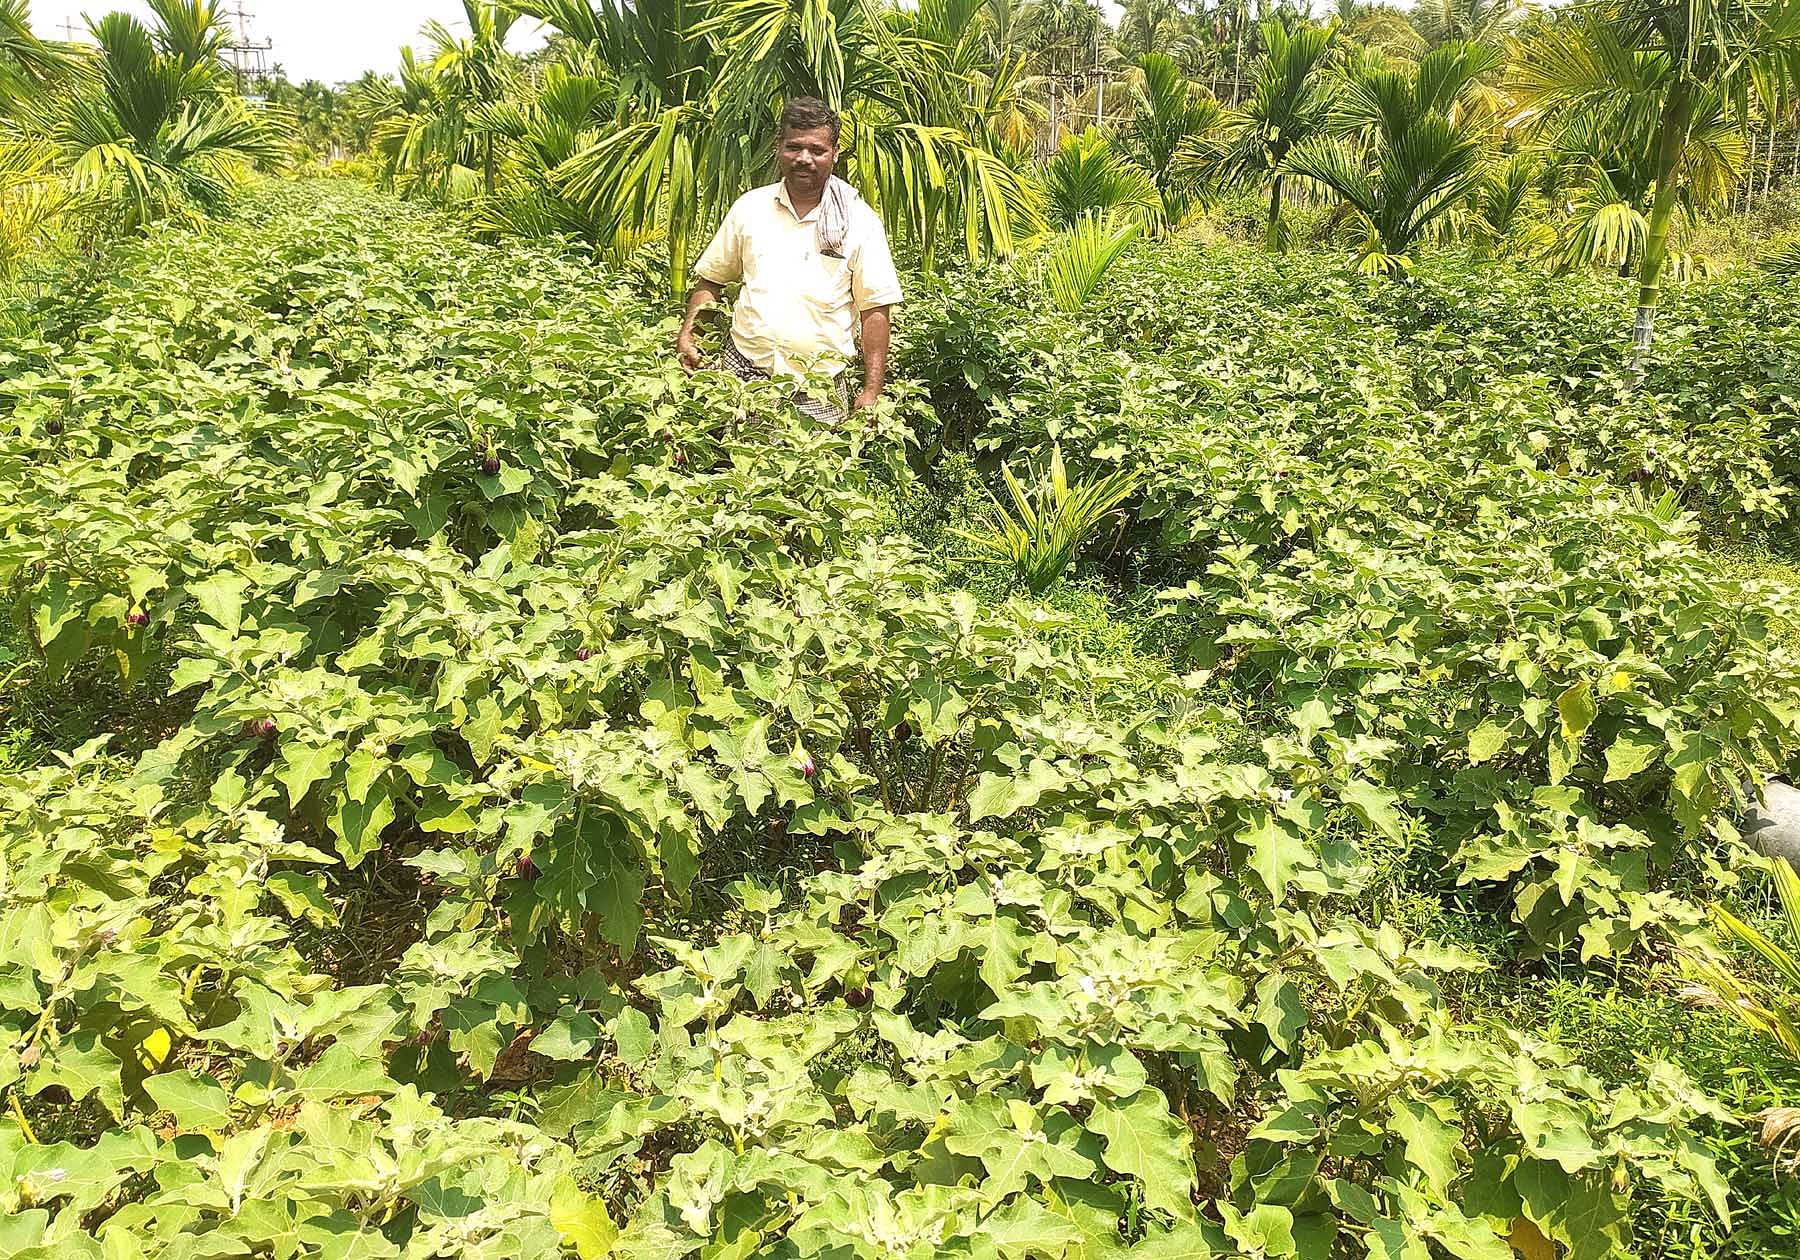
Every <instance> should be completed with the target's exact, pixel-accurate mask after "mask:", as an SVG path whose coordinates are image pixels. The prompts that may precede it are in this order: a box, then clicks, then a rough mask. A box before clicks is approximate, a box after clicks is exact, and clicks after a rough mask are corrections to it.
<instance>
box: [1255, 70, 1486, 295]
mask: <svg viewBox="0 0 1800 1260" xmlns="http://www.w3.org/2000/svg"><path fill="white" fill-rule="evenodd" d="M1500 60H1501V57H1500V54H1499V53H1498V52H1497V51H1496V50H1494V49H1491V48H1487V47H1484V46H1482V45H1480V44H1468V43H1449V44H1445V45H1443V46H1442V47H1439V48H1435V49H1433V50H1432V51H1431V52H1429V53H1427V54H1426V55H1425V57H1424V58H1423V59H1422V60H1421V61H1420V62H1419V64H1418V65H1417V66H1415V67H1413V68H1411V69H1410V70H1402V69H1397V68H1394V67H1392V66H1388V65H1385V64H1378V65H1365V66H1363V67H1361V68H1360V69H1359V70H1358V72H1357V73H1356V74H1355V76H1354V77H1353V78H1352V79H1351V80H1350V81H1349V82H1348V83H1347V84H1346V85H1345V87H1344V89H1343V92H1342V93H1341V95H1340V96H1339V98H1338V103H1337V106H1336V109H1335V111H1334V122H1333V126H1334V127H1335V128H1336V129H1337V130H1338V131H1339V132H1340V133H1342V134H1339V135H1333V136H1314V137H1312V138H1311V139H1309V140H1307V141H1305V142H1304V143H1302V144H1300V145H1298V146H1296V147H1295V148H1294V150H1293V152H1292V153H1290V154H1289V156H1288V169H1289V170H1290V171H1291V172H1292V173H1293V174H1295V175H1300V176H1303V177H1305V178H1307V179H1311V180H1314V181H1316V182H1318V183H1319V184H1322V185H1323V186H1324V187H1326V188H1328V189H1330V190H1331V191H1332V192H1333V193H1335V194H1337V196H1338V197H1340V198H1341V199H1342V200H1343V201H1344V203H1345V204H1346V206H1347V207H1348V208H1349V209H1350V211H1351V212H1352V214H1353V215H1354V216H1355V217H1356V218H1357V219H1358V220H1359V221H1360V222H1361V224H1362V226H1363V228H1364V232H1365V235H1364V240H1363V243H1362V245H1361V247H1360V248H1359V251H1358V265H1359V268H1360V269H1361V270H1363V271H1365V272H1368V273H1371V274H1383V275H1388V276H1398V275H1401V274H1403V273H1404V272H1405V271H1407V270H1408V269H1410V267H1411V266H1412V250H1413V248H1414V246H1415V245H1416V244H1417V243H1418V242H1419V241H1420V240H1421V239H1422V238H1423V237H1424V236H1425V234H1426V232H1427V230H1428V229H1430V228H1431V226H1432V225H1433V224H1434V223H1435V222H1436V221H1437V220H1438V219H1439V218H1440V217H1441V216H1443V215H1445V214H1447V213H1449V212H1450V211H1451V210H1453V209H1454V208H1455V207H1456V206H1457V205H1458V204H1459V203H1460V202H1461V201H1462V200H1463V199H1464V198H1465V197H1467V196H1468V195H1469V194H1470V193H1472V192H1473V191H1474V190H1475V189H1476V188H1477V187H1478V185H1479V184H1480V181H1481V164H1482V158H1483V150H1484V146H1485V144H1486V142H1487V134H1486V129H1485V127H1484V126H1483V125H1482V124H1481V123H1479V122H1477V121H1474V120H1472V119H1471V118H1470V117H1469V116H1468V114H1467V113H1466V112H1465V111H1464V110H1463V109H1462V108H1461V107H1462V106H1463V105H1464V104H1465V102H1466V99H1467V97H1468V95H1469V93H1470V90H1471V88H1472V87H1473V85H1474V84H1475V81H1476V79H1477V78H1478V76H1480V75H1482V74H1485V73H1487V72H1488V71H1490V70H1492V69H1494V68H1495V67H1496V66H1498V65H1499V64H1500Z"/></svg>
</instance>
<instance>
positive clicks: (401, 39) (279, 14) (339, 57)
mask: <svg viewBox="0 0 1800 1260" xmlns="http://www.w3.org/2000/svg"><path fill="white" fill-rule="evenodd" d="M219 7H220V8H222V9H225V10H227V11H235V10H236V9H237V7H238V0H219ZM243 7H244V11H245V12H246V13H247V14H249V16H250V23H249V26H250V37H251V38H252V39H254V40H258V41H261V40H265V39H269V40H274V41H275V47H274V49H273V50H272V51H271V52H270V54H269V64H270V66H271V67H272V66H275V65H277V64H279V65H281V66H284V67H285V68H286V69H287V73H288V78H290V79H293V80H296V81H299V80H303V79H322V80H324V81H325V82H326V83H341V82H345V81H348V80H350V79H354V78H356V77H357V76H358V75H360V74H361V73H362V72H363V71H364V70H379V71H381V72H382V73H384V74H386V73H392V72H394V71H395V70H397V69H398V68H399V65H400V45H402V44H412V45H413V46H414V47H418V46H420V44H421V42H422V41H421V40H420V39H419V28H420V27H421V26H423V25H424V24H425V23H426V22H428V21H430V20H431V19H432V18H436V19H438V20H439V21H441V22H443V23H444V24H445V25H447V26H451V27H453V28H460V29H464V30H466V29H467V24H466V23H464V22H463V21H462V11H463V10H462V5H461V3H460V2H459V0H243ZM114 9H123V10H125V11H126V12H128V13H135V14H137V15H139V16H140V17H143V16H148V13H149V10H148V7H147V6H146V5H144V4H142V3H140V2H139V0H31V24H32V26H33V27H34V28H35V29H36V30H37V33H38V34H39V35H41V36H43V37H44V38H46V39H64V38H67V36H66V34H65V32H64V30H63V23H64V22H72V23H74V25H75V31H76V34H77V37H78V38H85V35H83V31H84V30H85V24H84V23H83V22H82V14H84V13H91V14H93V15H94V16H95V17H99V16H100V15H101V14H103V13H107V12H110V11H111V10H114ZM510 42H511V45H512V47H514V48H515V49H521V50H522V49H526V48H530V47H533V46H534V45H537V44H539V43H541V42H542V40H541V39H540V38H538V37H537V26H536V24H535V23H532V22H520V23H519V24H518V25H517V26H515V27H513V37H512V40H511V41H510Z"/></svg>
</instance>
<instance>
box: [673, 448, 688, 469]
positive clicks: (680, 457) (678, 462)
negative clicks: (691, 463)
mask: <svg viewBox="0 0 1800 1260" xmlns="http://www.w3.org/2000/svg"><path fill="white" fill-rule="evenodd" d="M686 463H687V452H686V451H676V452H675V467H677V468H680V467H682V466H683V465H684V464H686Z"/></svg>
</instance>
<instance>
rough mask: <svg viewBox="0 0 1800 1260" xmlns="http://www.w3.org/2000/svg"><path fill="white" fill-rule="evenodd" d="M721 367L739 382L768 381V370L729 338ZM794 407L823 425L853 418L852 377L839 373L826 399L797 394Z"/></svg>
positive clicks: (846, 373)
mask: <svg viewBox="0 0 1800 1260" xmlns="http://www.w3.org/2000/svg"><path fill="white" fill-rule="evenodd" d="M721 363H722V366H723V367H724V369H725V370H726V371H727V372H730V373H731V374H732V375H733V376H735V377H737V378H738V379H739V380H740V381H766V380H768V379H769V370H768V369H767V368H762V367H758V366H757V365H756V364H754V363H752V362H750V360H749V359H747V358H745V357H744V352H743V351H742V350H739V349H738V348H737V342H735V341H733V340H731V339H730V338H729V337H727V338H726V339H725V353H724V355H723V356H722V360H721ZM794 406H795V407H796V408H797V409H798V410H799V412H800V414H801V415H803V416H809V417H811V418H812V419H814V420H817V421H819V422H820V423H821V424H831V425H837V424H842V423H843V422H844V421H845V419H847V418H848V417H849V415H850V381H849V373H848V372H840V373H838V376H837V379H836V380H835V381H833V382H832V383H831V394H830V396H829V397H827V398H815V397H813V396H812V395H811V394H808V393H805V392H803V391H801V390H795V391H794Z"/></svg>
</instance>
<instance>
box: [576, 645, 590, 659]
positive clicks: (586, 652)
mask: <svg viewBox="0 0 1800 1260" xmlns="http://www.w3.org/2000/svg"><path fill="white" fill-rule="evenodd" d="M593 658H594V649H593V648H590V647H578V648H576V649H575V659H576V660H578V661H589V660H592V659H593Z"/></svg>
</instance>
